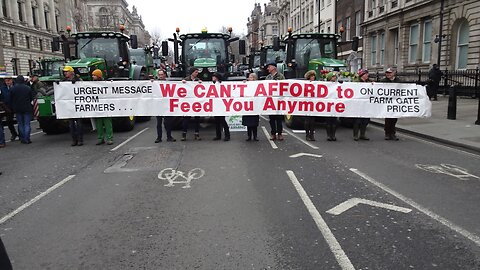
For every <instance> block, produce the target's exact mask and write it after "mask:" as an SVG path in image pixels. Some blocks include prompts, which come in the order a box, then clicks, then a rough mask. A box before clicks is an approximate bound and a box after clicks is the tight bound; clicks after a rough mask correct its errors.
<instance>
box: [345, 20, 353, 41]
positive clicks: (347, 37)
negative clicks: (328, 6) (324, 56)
mask: <svg viewBox="0 0 480 270" xmlns="http://www.w3.org/2000/svg"><path fill="white" fill-rule="evenodd" d="M345 20H346V22H345V40H351V39H352V36H351V34H352V31H350V25H351V24H352V19H351V18H350V17H347V18H346V19H345Z"/></svg>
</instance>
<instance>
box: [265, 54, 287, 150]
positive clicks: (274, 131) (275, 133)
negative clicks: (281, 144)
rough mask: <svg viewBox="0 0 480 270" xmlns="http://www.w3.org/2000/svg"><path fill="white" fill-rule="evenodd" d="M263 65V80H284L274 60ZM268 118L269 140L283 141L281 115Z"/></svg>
mask: <svg viewBox="0 0 480 270" xmlns="http://www.w3.org/2000/svg"><path fill="white" fill-rule="evenodd" d="M265 66H266V69H267V71H268V75H267V77H266V78H265V80H285V77H284V76H283V74H281V73H278V71H277V63H275V62H274V61H270V62H268V63H266V65H265ZM268 118H269V120H270V121H269V122H270V129H271V131H270V134H271V136H270V140H272V141H274V140H277V139H278V140H279V141H283V135H282V131H283V123H282V121H283V115H269V116H268Z"/></svg>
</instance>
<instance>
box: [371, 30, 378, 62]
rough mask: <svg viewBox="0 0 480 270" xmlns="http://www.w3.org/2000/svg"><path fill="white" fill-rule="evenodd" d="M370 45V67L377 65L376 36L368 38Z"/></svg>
mask: <svg viewBox="0 0 480 270" xmlns="http://www.w3.org/2000/svg"><path fill="white" fill-rule="evenodd" d="M370 45H371V50H370V57H371V61H370V64H371V65H372V66H375V65H376V64H377V36H376V35H372V36H371V37H370Z"/></svg>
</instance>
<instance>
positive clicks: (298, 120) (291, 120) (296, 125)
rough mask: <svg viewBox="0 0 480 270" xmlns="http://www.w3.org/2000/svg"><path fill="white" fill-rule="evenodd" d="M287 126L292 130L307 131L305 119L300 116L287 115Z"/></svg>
mask: <svg viewBox="0 0 480 270" xmlns="http://www.w3.org/2000/svg"><path fill="white" fill-rule="evenodd" d="M285 125H286V126H287V127H289V128H291V129H305V118H303V117H302V116H298V115H290V114H287V115H285Z"/></svg>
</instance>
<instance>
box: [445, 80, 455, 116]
mask: <svg viewBox="0 0 480 270" xmlns="http://www.w3.org/2000/svg"><path fill="white" fill-rule="evenodd" d="M447 119H450V120H455V119H457V91H456V89H455V86H454V85H452V86H450V88H449V89H448V112H447Z"/></svg>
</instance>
